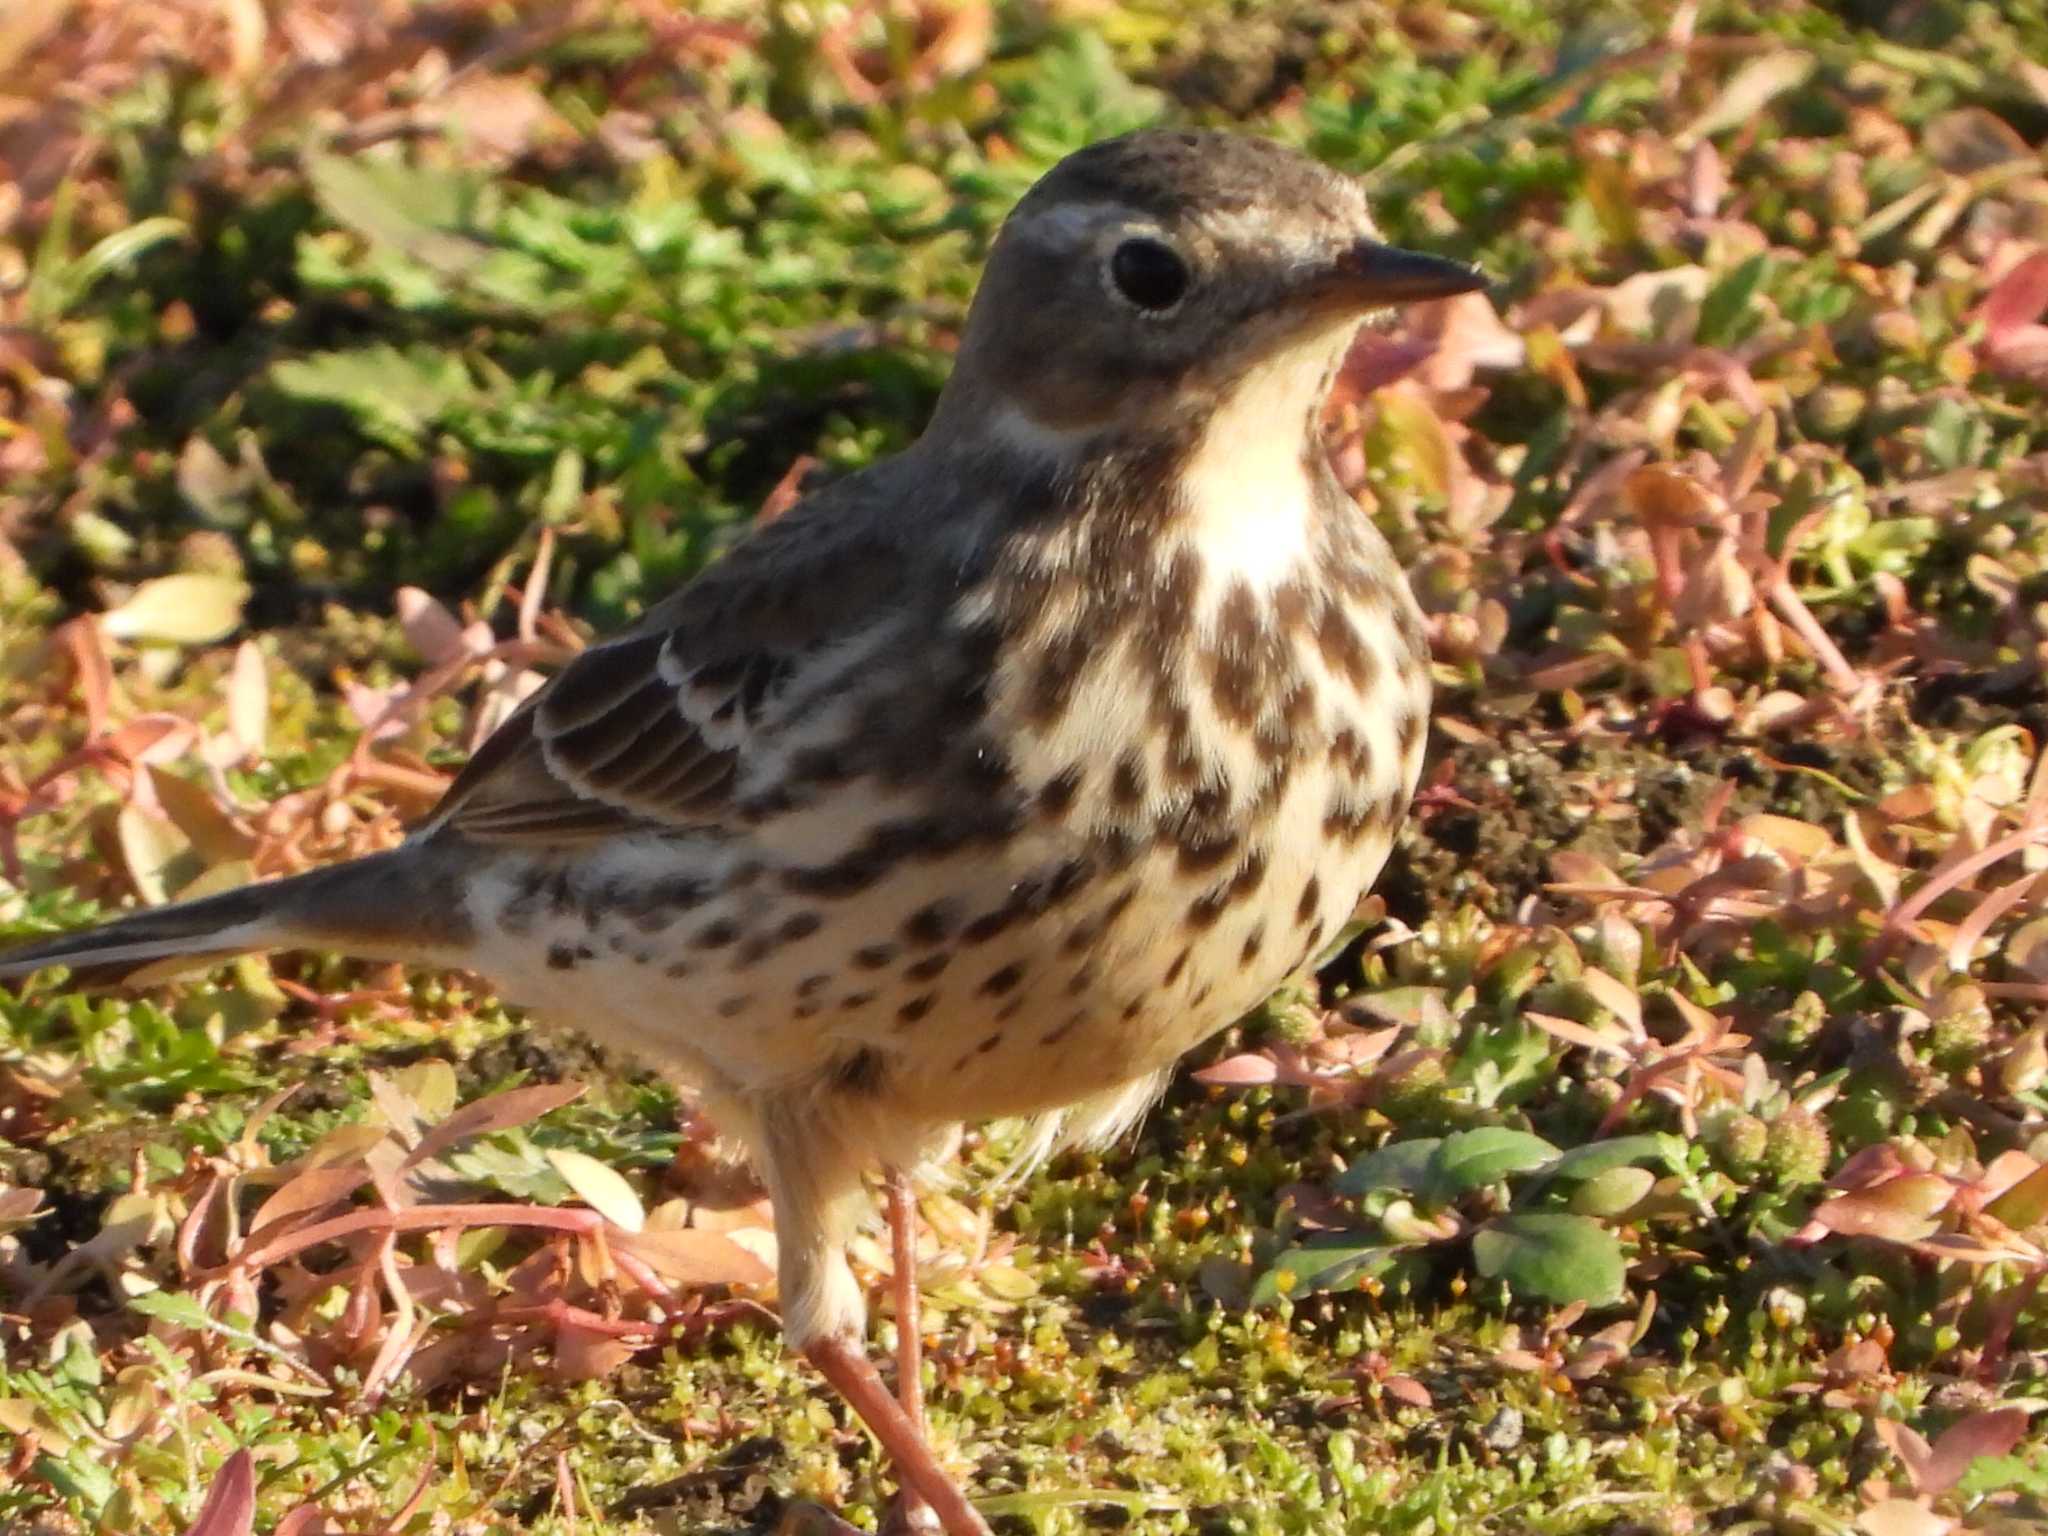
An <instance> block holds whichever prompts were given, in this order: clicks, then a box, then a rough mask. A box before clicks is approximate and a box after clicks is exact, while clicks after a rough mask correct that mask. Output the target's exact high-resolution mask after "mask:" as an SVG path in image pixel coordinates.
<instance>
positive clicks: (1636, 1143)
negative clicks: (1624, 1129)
mask: <svg viewBox="0 0 2048 1536" xmlns="http://www.w3.org/2000/svg"><path fill="white" fill-rule="evenodd" d="M1664 1140H1665V1138H1664V1137H1662V1136H1658V1135H1654V1134H1645V1135H1641V1136H1610V1137H1609V1138H1608V1139H1607V1140H1605V1141H1589V1142H1587V1143H1586V1145H1584V1146H1583V1147H1573V1148H1572V1149H1571V1150H1570V1151H1569V1152H1567V1153H1565V1154H1564V1156H1562V1157H1560V1158H1559V1159H1558V1160H1557V1161H1556V1162H1554V1163H1552V1164H1551V1165H1550V1170H1549V1171H1550V1177H1551V1178H1553V1179H1592V1178H1598V1177H1599V1176H1600V1175H1601V1174H1603V1173H1605V1172H1607V1171H1608V1170H1609V1169H1610V1168H1627V1167H1629V1166H1630V1165H1632V1164H1635V1163H1644V1162H1648V1161H1649V1160H1650V1159H1651V1158H1656V1157H1661V1158H1664V1159H1665V1160H1666V1161H1667V1162H1668V1161H1669V1156H1668V1151H1667V1149H1666V1147H1665V1145H1664Z"/></svg>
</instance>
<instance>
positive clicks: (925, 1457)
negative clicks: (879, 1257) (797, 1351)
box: [804, 1337, 990, 1536]
mask: <svg viewBox="0 0 2048 1536" xmlns="http://www.w3.org/2000/svg"><path fill="white" fill-rule="evenodd" d="M804 1355H805V1357H806V1358H807V1359H808V1360H809V1361H810V1362H811V1364H812V1365H814V1366H816V1367H817V1368H818V1371H819V1374H821V1375H822V1376H824V1378H825V1380H826V1381H828V1382H830V1383H831V1384H832V1386H834V1387H835V1388H837V1389H838V1392H839V1395H840V1396H841V1397H843V1398H845V1399H846V1401H847V1404H848V1405H849V1406H850V1407H851V1408H852V1409H853V1411H854V1412H855V1413H857V1414H859V1415H860V1417H861V1418H862V1419H863V1420H865V1421H866V1423H867V1426H868V1428H870V1429H872V1430H873V1431H874V1432H875V1438H876V1439H878V1440H880V1441H881V1442H882V1449H883V1450H884V1451H886V1452H887V1453H888V1455H889V1459H890V1460H891V1461H892V1462H894V1463H895V1464H896V1475H897V1476H898V1477H899V1478H900V1479H902V1482H903V1485H904V1487H905V1489H906V1490H908V1491H909V1492H911V1493H914V1494H915V1495H916V1497H917V1499H918V1500H920V1501H921V1502H923V1503H925V1504H928V1505H930V1506H931V1508H932V1510H933V1511H934V1512H935V1513H936V1515H937V1518H938V1523H939V1529H940V1530H942V1531H944V1532H945V1533H946V1536H990V1532H989V1528H988V1522H987V1521H986V1520H984V1519H982V1518H981V1516H980V1515H979V1514H977V1513H976V1512H975V1508H974V1506H973V1505H972V1504H970V1503H968V1502H967V1496H966V1495H965V1494H963V1493H962V1492H961V1491H960V1488H959V1485H958V1484H956V1483H955V1482H954V1481H953V1479H952V1478H950V1477H948V1476H947V1475H946V1471H945V1469H944V1468H943V1467H941V1466H940V1465H939V1460H938V1458H937V1457H936V1456H934V1455H933V1454H932V1448H931V1446H930V1445H928V1444H927V1443H926V1441H925V1437H924V1434H923V1432H922V1431H921V1430H920V1429H919V1428H918V1427H917V1426H916V1425H915V1424H913V1423H912V1422H911V1420H910V1416H909V1415H908V1414H906V1413H905V1412H904V1411H903V1408H902V1405H901V1404H899V1403H898V1402H897V1401H896V1399H895V1398H894V1397H893V1396H892V1395H891V1394H890V1392H889V1389H888V1388H887V1387H886V1386H884V1385H883V1384H882V1375H881V1372H879V1371H877V1370H876V1369H875V1367H874V1362H873V1361H871V1360H869V1359H868V1357H867V1356H866V1355H865V1354H863V1353H862V1352H861V1347H860V1343H859V1341H858V1340H856V1339H845V1338H831V1337H828V1338H822V1339H813V1340H812V1341H811V1342H810V1343H808V1344H806V1345H805V1346H804Z"/></svg>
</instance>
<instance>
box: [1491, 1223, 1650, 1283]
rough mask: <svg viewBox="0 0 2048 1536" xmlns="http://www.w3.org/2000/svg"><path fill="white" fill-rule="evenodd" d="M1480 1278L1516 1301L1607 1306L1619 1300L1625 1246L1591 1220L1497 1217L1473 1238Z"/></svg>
mask: <svg viewBox="0 0 2048 1536" xmlns="http://www.w3.org/2000/svg"><path fill="white" fill-rule="evenodd" d="M1472 1258H1473V1261H1474V1262H1475V1263H1476V1264H1477V1265H1478V1266H1479V1273H1480V1274H1482V1275H1485V1276H1486V1277H1487V1278H1488V1279H1495V1278H1499V1279H1503V1280H1506V1281H1507V1283H1508V1284H1509V1285H1510V1286H1512V1287H1513V1288H1514V1290H1515V1292H1516V1294H1517V1295H1520V1296H1526V1297H1529V1298H1531V1299H1532V1300H1539V1301H1554V1302H1560V1303H1562V1302H1572V1301H1584V1302H1595V1303H1597V1302H1604V1301H1613V1300H1615V1299H1617V1298H1618V1297H1619V1296H1620V1295H1621V1287H1622V1281H1623V1279H1624V1278H1625V1276H1626V1273H1627V1266H1626V1265H1625V1264H1624V1263H1623V1262H1622V1257H1621V1244H1620V1243H1619V1242H1618V1241H1616V1239H1615V1236H1614V1234H1613V1233H1612V1232H1609V1231H1608V1230H1607V1229H1606V1228H1605V1227H1603V1226H1601V1225H1600V1223H1599V1222H1597V1221H1595V1220H1594V1219H1593V1218H1592V1217H1590V1216H1560V1215H1550V1214H1542V1215H1519V1214H1517V1215H1513V1216H1502V1217H1498V1218H1496V1219H1495V1220H1493V1221H1490V1222H1488V1223H1487V1224H1486V1225H1485V1226H1483V1227H1481V1228H1480V1229H1479V1230H1478V1231H1477V1232H1476V1233H1474V1234H1473V1237H1472Z"/></svg>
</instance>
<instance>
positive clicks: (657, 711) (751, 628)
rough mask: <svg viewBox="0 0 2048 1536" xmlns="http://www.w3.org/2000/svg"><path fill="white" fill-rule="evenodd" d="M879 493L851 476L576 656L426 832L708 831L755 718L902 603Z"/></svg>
mask: <svg viewBox="0 0 2048 1536" xmlns="http://www.w3.org/2000/svg"><path fill="white" fill-rule="evenodd" d="M885 489H886V488H885V487H883V486H881V485H878V484H877V483H875V481H874V480H873V479H871V478H870V476H858V477H855V479H854V480H853V481H847V482H842V483H841V484H840V485H839V486H835V487H834V488H833V489H832V490H830V491H828V492H826V493H824V494H822V495H820V496H817V497H813V498H809V499H807V500H806V501H805V502H803V503H801V504H800V505H798V506H796V507H793V508H791V509H790V511H789V512H787V513H785V514H784V515H783V516H782V517H781V518H780V519H778V520H777V521H775V522H774V523H771V524H769V525H768V526H767V527H766V528H764V529H761V530H759V531H758V532H756V533H753V534H751V535H749V536H748V537H747V538H746V539H745V540H743V541H742V542H741V543H740V544H739V545H737V546H735V548H734V549H733V550H732V551H731V553H729V554H728V555H727V556H726V557H725V558H724V559H723V560H721V561H719V562H718V563H717V564H716V565H714V566H712V567H711V569H710V570H708V571H706V572H705V573H704V574H703V575H702V576H700V577H698V578H697V580H695V581H694V582H692V583H691V584H690V585H689V586H687V587H685V588H684V589H683V590H682V591H680V592H678V593H676V594H674V595H673V596H671V597H669V598H667V599H665V600H664V601H663V602H662V603H660V604H658V605H657V606H656V607H655V608H654V609H653V610H651V611H650V612H649V613H648V615H647V617H646V619H644V620H643V621H642V622H641V623H640V624H639V625H637V626H635V628H633V629H632V630H630V631H628V632H627V633H625V634H623V635H621V636H619V637H617V638H615V639H612V640H609V641H606V642H603V643H601V644H598V645H594V646H592V647H591V648H590V649H589V650H587V651H585V652H584V653H583V654H582V655H580V656H578V657H577V658H576V659H575V660H574V661H573V662H571V663H570V664H569V665H568V666H567V667H565V668H564V669H563V670H562V671H561V672H560V673H559V674H557V675H556V677H555V678H554V679H553V680H552V681H551V682H549V683H548V684H547V686H546V687H544V688H542V689H541V690H540V691H539V692H538V693H536V694H535V695H534V696H533V697H532V698H531V699H529V700H528V701H527V702H526V704H525V705H524V706H522V707H521V709H520V710H519V712H518V713H517V714H515V715H514V716H513V717H512V718H511V719H509V720H507V721H506V722H505V724H504V725H503V726H501V727H500V728H499V729H498V730H497V731H496V732H494V733H493V734H492V735H491V737H490V738H489V739H488V740H486V741H485V742H484V744H483V745H482V746H481V747H480V748H478V750H477V752H476V755H475V756H474V757H472V758H471V759H470V762H469V764H468V766H467V767H466V768H465V769H464V770H463V771H462V773H461V774H460V775H459V776H458V777H457V778H456V781H455V783H454V784H453V785H452V786H450V788H449V790H448V793H447V794H446V795H445V796H444V797H443V798H442V801H441V803H440V805H439V806H438V807H437V808H436V810H435V812H434V815H433V817H432V818H431V819H430V821H429V823H428V830H430V831H435V832H439V831H447V832H450V833H453V834H456V835H458V836H461V837H465V838H474V839H480V840H483V841H488V842H499V841H507V842H523V843H536V844H547V843H557V842H561V843H574V842H580V841H583V840H585V839H589V838H595V837H603V836H608V835H611V834H614V833H617V832H621V831H625V830H630V829H633V828H636V827H637V828H647V829H650V830H665V829H666V830H681V829H687V828H695V827H705V826H715V825H717V824H718V823H719V821H720V820H721V819H722V817H723V814H724V812H725V811H726V809H727V808H728V806H729V805H730V803H731V797H732V794H733V790H734V786H735V784H736V782H738V781H739V780H740V779H741V777H742V775H743V773H744V770H745V766H746V758H747V755H748V753H749V751H750V750H756V749H758V742H757V736H756V727H757V725H758V723H759V721H760V719H761V717H762V715H763V714H764V712H765V711H766V709H767V707H768V706H769V705H770V704H771V703H772V701H773V700H774V699H775V698H776V697H777V696H778V695H779V694H780V693H781V691H782V690H783V689H784V688H786V687H787V686H788V685H789V684H790V682H791V680H792V679H793V678H795V677H797V676H798V675H800V673H801V672H802V670H803V668H804V666H805V664H806V662H807V661H809V660H811V659H812V658H814V657H816V656H817V655H818V654H819V653H821V652H823V651H825V650H827V649H828V648H830V647H831V646H833V645H834V644H835V643H838V642H842V641H844V640H846V639H848V638H851V637H852V636H853V635H855V634H857V633H859V631H860V630H861V629H862V628H864V627H865V626H866V625H867V624H868V623H870V622H873V621H874V619H875V618H876V617H877V616H878V615H881V614H886V613H887V612H888V611H889V609H890V607H891V605H892V604H893V603H894V602H895V601H896V599H897V598H898V596H899V595H900V593H901V592H902V590H903V588H904V584H905V583H906V581H907V580H908V577H907V573H906V572H905V570H904V549H903V546H902V544H901V543H900V542H899V541H898V540H897V539H895V538H893V537H891V536H890V528H891V524H892V523H893V521H894V520H893V519H890V518H888V517H887V516H886V512H887V507H886V496H884V495H883V494H881V493H882V492H884V490H885Z"/></svg>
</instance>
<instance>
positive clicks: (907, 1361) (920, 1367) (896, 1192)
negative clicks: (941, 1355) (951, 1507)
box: [881, 1168, 939, 1536]
mask: <svg viewBox="0 0 2048 1536" xmlns="http://www.w3.org/2000/svg"><path fill="white" fill-rule="evenodd" d="M882 1191H883V1196H884V1200H885V1203H886V1206H887V1209H888V1213H889V1249H890V1267H891V1269H892V1270H893V1271H894V1274H893V1281H894V1286H895V1294H896V1401H897V1402H898V1403H900V1404H902V1406H903V1416H904V1417H905V1418H907V1419H908V1420H910V1423H911V1427H912V1428H914V1429H915V1430H916V1431H917V1433H918V1437H919V1438H920V1439H922V1438H924V1434H925V1421H924V1340H923V1331H924V1330H923V1328H922V1326H921V1325H920V1324H919V1321H918V1302H919V1297H918V1291H917V1192H916V1191H915V1190H914V1189H912V1188H911V1184H910V1176H909V1175H908V1174H906V1173H905V1172H904V1171H903V1170H902V1169H900V1168H887V1169H884V1170H883V1173H882ZM938 1529H939V1522H938V1518H937V1516H936V1515H934V1514H933V1513H932V1508H931V1506H930V1505H929V1504H927V1503H925V1501H924V1500H923V1499H921V1498H919V1497H918V1496H917V1492H916V1490H915V1489H913V1488H910V1487H905V1488H904V1490H903V1491H902V1492H901V1493H899V1494H898V1495H897V1496H896V1502H895V1503H894V1504H892V1505H891V1506H890V1507H889V1513H888V1514H887V1516H885V1517H884V1519H883V1521H882V1529H881V1536H925V1533H927V1532H936V1531H937V1530H938Z"/></svg>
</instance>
